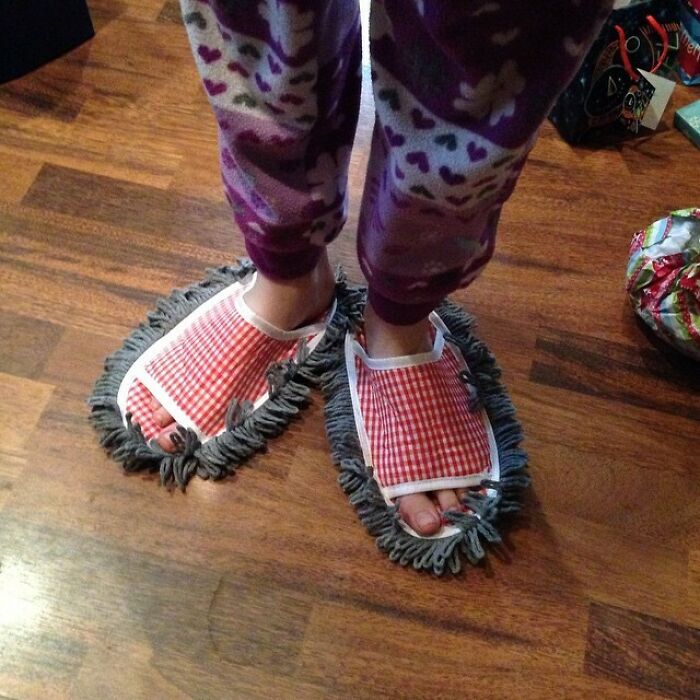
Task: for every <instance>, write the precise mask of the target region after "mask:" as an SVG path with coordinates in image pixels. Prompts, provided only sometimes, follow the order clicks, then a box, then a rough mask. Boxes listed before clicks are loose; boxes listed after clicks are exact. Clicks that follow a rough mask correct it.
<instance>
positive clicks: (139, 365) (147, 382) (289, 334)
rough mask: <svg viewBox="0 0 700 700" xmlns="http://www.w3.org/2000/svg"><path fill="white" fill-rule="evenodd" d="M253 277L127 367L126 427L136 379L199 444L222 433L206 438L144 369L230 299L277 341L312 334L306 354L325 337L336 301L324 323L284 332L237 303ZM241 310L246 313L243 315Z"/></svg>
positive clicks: (122, 392)
mask: <svg viewBox="0 0 700 700" xmlns="http://www.w3.org/2000/svg"><path fill="white" fill-rule="evenodd" d="M256 274H257V273H253V274H252V275H250V276H248V277H246V278H245V279H244V280H239V281H237V282H234V283H233V284H230V285H229V286H228V287H225V288H224V289H222V290H221V291H219V292H217V293H216V294H215V295H214V296H213V297H212V298H211V299H208V300H207V301H205V302H204V303H203V304H201V305H200V306H198V307H197V308H196V309H195V310H194V311H192V312H191V313H189V314H188V315H187V316H185V318H183V319H182V320H181V321H180V322H179V323H178V324H177V325H176V326H175V327H174V328H172V329H171V330H170V331H168V332H167V333H166V334H165V335H164V336H163V337H162V338H159V339H158V340H157V341H156V342H155V343H153V345H151V347H150V348H148V349H147V350H146V351H145V352H143V353H142V354H141V355H140V356H139V357H138V358H137V359H136V360H135V361H134V363H133V364H132V365H131V367H129V369H128V371H127V373H126V374H125V375H124V379H122V383H121V384H120V385H119V391H118V392H117V407H118V408H119V411H120V413H121V415H122V420H123V422H124V426H125V427H126V413H127V408H126V403H127V399H128V396H129V390H130V389H131V386H132V384H133V383H134V381H136V380H138V381H140V382H141V383H142V384H143V385H144V386H145V387H146V388H147V389H148V390H149V391H150V392H151V394H153V396H154V397H155V398H156V399H157V400H158V402H159V403H160V404H161V406H163V408H164V409H165V410H166V411H167V412H168V413H169V414H170V415H171V416H172V417H173V418H174V420H175V422H176V423H177V424H179V425H181V426H182V427H183V428H187V429H188V430H192V431H194V432H195V433H196V435H197V437H198V438H199V439H200V440H201V441H202V444H204V443H206V442H208V441H209V440H211V439H213V438H215V437H217V436H218V435H221V434H222V433H223V432H225V429H224V430H222V431H220V432H219V433H217V434H216V435H205V434H204V433H203V432H202V430H201V429H200V428H199V427H197V426H196V425H195V424H194V422H193V421H192V419H191V418H190V417H189V416H187V414H186V413H185V412H184V411H183V410H182V409H181V408H180V407H179V406H178V405H177V404H176V403H175V401H174V400H173V399H172V398H171V397H170V395H169V394H168V393H167V392H166V391H165V390H164V389H163V388H162V387H161V386H160V385H159V384H158V382H157V381H156V380H155V379H154V378H153V377H151V376H150V375H149V374H148V373H147V372H146V369H145V368H146V365H147V364H148V363H149V362H150V361H151V360H152V359H153V358H154V357H155V356H156V355H157V354H159V353H160V352H161V351H162V350H165V349H166V348H167V347H168V345H170V344H171V343H172V342H174V341H175V340H177V338H178V337H179V336H180V335H182V333H184V332H185V331H186V330H187V329H188V328H189V327H190V326H191V325H192V324H193V323H194V322H195V321H196V320H197V319H198V318H200V317H201V316H203V315H204V314H205V313H206V312H207V311H208V310H209V309H211V308H212V307H214V306H215V305H216V304H218V303H219V302H221V301H223V300H224V299H227V298H228V297H230V296H234V295H238V297H237V298H236V300H235V302H234V303H235V306H236V310H237V311H238V313H240V314H241V316H243V318H244V319H245V320H246V321H248V323H251V325H253V326H255V327H256V328H257V329H258V330H259V331H261V332H262V333H265V334H267V335H270V336H271V337H273V338H275V339H277V340H296V339H297V338H303V337H305V336H309V335H312V334H313V333H315V335H314V337H313V338H312V339H311V340H310V341H309V343H308V350H309V352H313V350H314V349H315V348H316V347H317V346H318V344H319V343H320V342H321V340H322V339H323V336H324V335H325V332H326V324H327V323H328V321H330V319H331V318H332V317H333V315H334V314H335V311H336V308H337V305H338V302H337V300H336V299H333V304H332V306H331V309H330V311H329V312H328V314H327V316H326V320H325V322H324V323H314V324H312V325H309V326H304V327H303V328H299V329H294V330H293V331H283V330H281V329H279V328H276V327H275V326H273V325H272V324H269V323H267V321H265V320H264V319H262V318H260V317H259V316H258V315H257V314H256V313H255V312H254V311H253V310H252V309H250V307H249V306H248V305H247V304H245V302H243V304H242V305H240V306H239V302H241V301H242V296H243V294H244V293H245V292H246V291H247V290H248V289H250V287H251V285H252V284H253V283H254V282H255V275H256ZM242 309H244V310H245V313H244V311H243V310H242ZM251 319H252V320H251ZM268 329H270V330H271V332H268ZM281 335H284V336H285V337H280V336H281ZM269 398H270V395H269V392H265V393H264V394H263V395H262V396H261V397H260V398H259V399H258V400H257V401H256V402H255V403H254V404H253V410H254V411H257V410H258V409H259V408H260V407H261V406H263V405H264V404H265V403H266V402H267V401H268V399H269Z"/></svg>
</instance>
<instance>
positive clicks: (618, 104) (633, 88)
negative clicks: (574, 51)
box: [549, 0, 679, 143]
mask: <svg viewBox="0 0 700 700" xmlns="http://www.w3.org/2000/svg"><path fill="white" fill-rule="evenodd" d="M649 16H650V17H651V21H650V20H649V19H647V18H648V17H649ZM618 28H619V29H618ZM620 30H621V32H620ZM678 31H679V24H678V7H677V5H676V3H675V2H668V0H651V1H649V2H641V3H637V4H633V5H630V6H629V7H624V8H621V9H619V10H614V11H613V12H612V14H611V15H610V17H609V18H608V20H607V21H606V23H605V25H604V26H603V28H602V30H601V32H600V34H599V35H598V38H597V39H596V40H595V42H594V43H593V46H591V49H590V51H589V52H588V54H587V55H586V58H585V59H584V61H583V64H582V65H581V68H580V70H579V72H578V73H577V74H576V77H575V78H574V80H573V81H572V82H571V84H570V85H569V87H567V88H566V90H564V92H563V93H562V94H561V96H560V97H559V99H558V100H557V102H556V104H555V105H554V108H553V109H552V111H551V113H550V115H549V118H550V120H551V122H552V123H553V124H554V126H556V127H557V129H558V130H559V133H560V134H561V135H562V136H563V137H564V139H565V140H566V141H568V142H569V143H581V142H584V141H589V142H590V141H609V140H611V139H620V138H623V137H625V136H629V135H630V131H629V130H628V126H629V122H630V121H631V119H630V116H631V113H633V112H634V111H635V110H637V109H641V108H643V107H644V105H643V104H640V105H638V104H636V102H637V101H639V102H643V101H644V100H645V99H646V97H645V90H646V88H647V87H648V83H646V81H644V80H643V79H641V80H640V79H638V78H637V79H635V78H633V77H632V76H633V75H634V74H635V73H636V75H637V76H639V74H638V73H637V71H638V70H639V69H642V70H645V71H649V72H657V73H658V74H660V75H668V74H670V73H671V72H672V71H673V64H674V61H675V56H676V53H677V49H678ZM664 51H665V52H666V55H665V56H664ZM662 58H663V61H662V62H661V63H662V65H660V66H659V67H658V69H657V70H656V71H654V69H655V67H656V66H657V65H658V64H659V62H660V59H662ZM639 78H641V76H639ZM652 92H653V90H652ZM625 116H626V117H627V118H625Z"/></svg>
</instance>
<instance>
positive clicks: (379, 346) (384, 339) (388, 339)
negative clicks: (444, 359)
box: [364, 304, 433, 358]
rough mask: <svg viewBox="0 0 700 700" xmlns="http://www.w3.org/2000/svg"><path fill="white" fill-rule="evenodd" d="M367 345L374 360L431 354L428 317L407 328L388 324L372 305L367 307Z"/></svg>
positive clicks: (368, 351)
mask: <svg viewBox="0 0 700 700" xmlns="http://www.w3.org/2000/svg"><path fill="white" fill-rule="evenodd" d="M364 320H365V343H366V346H367V348H366V349H367V353H368V354H369V356H370V357H373V358H382V357H401V356H404V355H417V354H419V353H423V352H429V351H430V350H431V349H432V345H433V344H432V339H431V335H430V322H429V320H428V317H427V316H426V317H425V318H423V319H421V320H420V321H418V322H417V323H413V324H411V325H407V326H397V325H394V324H392V323H388V322H387V321H385V320H384V319H382V318H381V317H380V316H378V315H377V312H376V311H375V310H374V308H373V307H372V305H371V304H367V306H366V307H365V318H364Z"/></svg>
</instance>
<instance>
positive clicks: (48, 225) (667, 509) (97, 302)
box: [0, 0, 700, 700]
mask: <svg viewBox="0 0 700 700" xmlns="http://www.w3.org/2000/svg"><path fill="white" fill-rule="evenodd" d="M90 7H91V11H92V15H93V19H94V22H95V27H96V29H97V35H96V37H95V39H94V40H93V41H92V42H90V43H89V44H88V45H86V46H84V47H82V48H81V49H79V50H78V51H76V52H73V53H72V54H69V55H67V56H65V57H63V58H61V59H60V60H58V61H56V62H54V63H53V64H51V65H50V66H47V67H45V68H43V69H42V70H41V71H39V72H37V73H35V74H34V75H33V76H30V77H28V78H26V79H23V80H22V81H18V82H15V83H13V84H11V85H8V86H3V87H2V88H0V173H1V174H0V433H2V437H1V439H0V698H2V697H7V698H12V699H13V700H29V699H34V698H37V699H39V698H41V699H42V700H43V699H46V698H50V699H52V698H55V699H60V700H63V699H64V698H66V699H68V698H70V699H83V698H84V699H86V700H92V699H93V698H99V697H109V698H111V697H119V698H129V699H131V698H143V699H144V700H153V699H156V700H158V699H160V698H163V699H164V700H185V699H187V698H197V699H200V698H207V699H208V698H216V699H219V698H221V699H222V700H223V699H227V700H228V699H230V698H235V699H236V700H238V699H239V698H240V699H244V700H245V699H248V698H265V699H267V698H284V699H285V700H286V699H287V698H290V699H292V700H298V699H301V700H304V699H306V698H312V699H321V698H323V699H328V698H342V699H346V698H358V699H359V698H367V699H368V700H369V699H374V698H377V697H385V698H407V699H409V698H410V699H411V700H415V699H416V698H427V697H430V698H448V697H449V698H455V697H457V698H461V697H472V696H474V697H480V698H494V699H499V700H500V699H502V698H510V697H517V698H524V699H530V698H531V699H533V700H534V699H536V700H541V699H542V698H596V699H598V698H606V699H607V698H613V699H618V698H619V699H623V698H625V699H628V698H629V699H637V698H664V697H682V698H688V697H697V693H696V695H695V696H693V692H694V690H696V688H693V685H692V683H693V682H694V678H695V677H694V676H693V673H696V670H695V667H694V666H693V663H694V662H696V661H697V634H698V631H697V630H698V627H700V478H699V474H698V472H699V470H700V458H699V456H698V417H699V415H698V388H699V387H698V373H697V371H694V369H695V368H694V367H693V366H692V365H691V364H689V363H688V362H686V361H683V360H682V359H680V358H678V357H676V356H674V355H672V354H669V353H668V352H666V351H665V350H663V349H661V348H659V347H658V346H657V345H656V344H654V343H653V342H651V340H650V339H649V337H648V336H647V335H646V334H645V333H644V332H643V331H642V330H641V329H640V327H639V325H638V324H637V322H636V321H635V319H634V315H633V313H632V311H631V309H630V307H629V305H628V303H627V301H626V299H625V295H624V291H623V278H624V270H625V265H626V260H627V251H628V245H629V241H630V239H631V236H632V234H633V232H634V231H635V230H637V229H639V228H641V227H643V226H645V225H646V224H648V223H649V222H650V221H653V220H654V219H655V218H658V217H659V216H662V215H663V214H664V213H665V212H666V211H667V210H669V209H673V208H678V207H681V206H688V205H691V204H698V202H697V199H696V198H697V196H698V190H697V179H696V174H697V172H698V166H700V154H699V153H698V152H697V151H696V150H695V149H693V148H692V146H691V145H690V143H689V142H688V141H687V140H686V139H685V138H684V137H683V136H682V135H680V134H679V133H678V132H676V131H674V130H673V129H672V128H670V122H671V118H672V112H669V113H668V114H667V116H666V117H665V118H664V121H665V124H664V128H663V129H662V130H661V131H660V132H659V133H657V134H655V135H654V136H653V138H643V139H640V140H637V141H634V142H629V143H626V144H624V145H621V146H619V147H617V148H608V149H605V150H599V151H593V150H587V149H573V148H571V147H570V146H568V145H567V144H565V143H563V142H562V141H561V140H560V139H559V137H558V136H557V135H556V134H555V133H554V131H553V129H552V128H551V127H550V126H549V125H547V124H545V125H544V126H543V129H542V135H541V138H540V140H539V142H538V144H537V146H536V148H535V150H534V152H533V154H532V158H531V159H530V161H529V163H528V165H527V167H526V169H525V172H524V174H523V177H522V180H521V183H520V185H519V187H518V189H517V191H516V193H515V195H514V197H513V198H512V200H511V201H510V202H509V204H508V206H507V207H506V209H505V211H504V214H503V218H502V226H501V231H500V241H499V248H498V251H497V254H496V256H495V257H494V260H493V262H492V264H491V265H490V266H489V267H488V268H487V270H486V271H485V273H484V274H483V276H482V277H481V278H480V279H479V281H478V282H477V283H475V284H474V285H473V286H472V287H471V288H470V289H469V290H467V291H464V292H460V293H459V294H457V295H455V298H456V300H457V301H459V302H460V303H462V304H464V305H465V306H466V307H467V308H468V309H469V310H470V311H472V312H473V313H474V314H475V315H476V316H477V318H478V319H479V332H480V334H481V335H482V337H483V338H484V339H486V340H487V342H488V343H489V345H490V346H491V347H492V349H493V350H494V351H495V352H496V354H497V356H498V359H499V361H500V363H501V365H502V366H503V369H504V379H505V381H506V383H507V384H508V386H509V388H510V390H511V392H512V395H513V398H514V400H515V402H516V405H517V407H518V409H519V416H520V419H521V420H522V422H523V424H524V427H525V431H526V435H527V447H528V450H529V452H530V455H531V463H532V470H533V476H534V487H533V489H532V491H531V492H530V493H529V495H528V500H527V511H526V514H525V516H524V517H523V518H521V519H520V520H518V521H517V522H516V523H514V525H513V527H512V528H511V529H510V530H509V532H508V533H507V537H506V547H505V549H504V550H503V552H502V553H501V555H500V557H493V558H492V559H491V560H490V561H489V562H488V564H487V565H485V566H482V567H479V568H478V569H474V570H471V571H469V572H467V574H466V575H464V576H461V577H459V578H457V579H445V580H436V579H433V578H430V577H428V576H421V575H419V574H417V573H415V572H413V571H405V570H402V569H400V568H398V567H396V566H395V565H393V564H391V563H390V562H389V561H388V560H387V559H386V558H385V557H384V555H382V554H381V553H379V552H378V551H377V549H376V547H375V545H374V543H373V542H372V540H371V538H369V537H368V536H367V535H366V533H365V532H364V531H363V529H362V528H361V526H360V525H359V523H358V521H357V519H356V517H355V515H354V513H353V511H352V509H351V508H350V507H349V505H348V504H347V501H346V499H345V497H344V495H343V494H342V492H341V491H340V489H339V487H338V485H337V483H336V473H335V471H334V469H333V467H332V465H331V463H330V458H329V454H328V448H327V445H326V442H325V439H324V435H323V415H322V401H321V399H320V397H319V396H315V397H314V400H313V403H312V405H311V406H310V408H309V410H308V411H307V412H305V413H304V415H303V416H302V417H301V418H300V419H299V420H297V421H295V422H294V423H293V424H292V425H291V426H290V429H289V431H288V432H287V433H285V435H283V436H282V437H281V438H279V439H278V440H275V441H274V443H273V444H272V446H271V449H270V451H269V452H268V453H267V454H265V455H259V456H257V457H255V458H254V459H253V460H252V461H251V463H250V465H249V467H248V468H245V469H242V470H241V471H240V472H239V473H238V474H237V475H236V476H235V477H234V478H231V479H228V480H225V481H222V482H218V483H209V482H202V481H197V482H195V483H193V484H192V486H191V487H190V488H189V489H188V491H187V493H186V494H182V493H180V492H170V491H167V490H165V489H162V488H160V487H159V486H158V483H157V479H156V478H155V477H153V476H151V475H142V474H139V475H130V476H126V475H124V474H123V473H122V472H121V471H120V470H119V469H118V468H117V467H116V466H115V465H114V464H113V463H112V462H111V461H110V460H109V459H107V457H106V456H105V455H104V453H103V451H102V450H101V449H100V447H99V446H98V445H97V441H96V438H95V435H94V433H93V431H92V429H91V427H90V426H89V424H88V421H87V409H86V406H85V399H86V397H87V395H88V394H89V392H90V388H91V385H92V382H93V381H94V379H95V378H96V377H97V376H98V374H99V372H100V368H101V364H102V361H103V358H104V357H105V355H107V354H108V353H109V352H111V351H112V350H113V349H114V348H115V347H117V346H118V345H119V343H120V342H121V339H122V338H123V337H124V336H125V335H126V334H127V333H128V332H129V330H130V329H131V328H133V327H134V326H135V325H136V324H137V323H138V322H139V321H140V320H141V319H142V318H143V316H144V314H145V313H146V311H147V310H148V309H149V308H151V307H152V306H153V304H154V302H155V300H156V299H157V298H158V296H161V295H163V294H165V293H167V292H169V291H170V290H171V289H172V288H173V287H177V286H182V285H184V284H186V283H188V282H190V281H193V280H196V279H200V278H201V277H202V276H203V273H204V270H205V268H207V267H209V266H212V265H219V264H222V263H225V262H230V261H231V260H233V259H234V258H235V257H236V256H238V255H241V254H242V253H243V245H242V243H241V240H240V237H239V236H238V235H237V232H236V231H235V227H234V225H233V222H232V218H231V214H230V212H229V209H228V207H227V205H226V203H225V200H224V197H223V193H222V190H221V185H220V177H219V172H218V165H217V160H218V158H217V144H216V129H215V123H214V119H213V117H212V115H211V113H210V110H209V108H208V105H207V101H206V98H205V96H204V94H203V92H202V90H201V88H200V86H199V81H198V78H197V75H196V71H195V68H194V64H193V61H192V56H191V51H190V48H189V46H188V44H187V40H186V36H185V32H184V29H183V27H182V26H181V23H180V21H179V18H178V15H177V3H176V2H171V1H170V0H168V1H167V2H165V1H164V0H139V1H138V2H137V1H136V0H119V1H117V2H115V1H114V0H91V1H90ZM693 98H694V93H693V92H692V91H691V90H689V89H686V88H679V89H678V90H677V91H676V93H675V95H674V97H673V105H672V107H679V106H681V105H682V104H685V103H687V102H690V101H691V100H692V99H693ZM372 119H373V115H372V104H371V95H370V88H369V81H368V80H367V81H366V82H365V85H364V91H363V107H362V116H361V119H360V124H359V127H358V134H357V139H356V149H355V151H354V152H353V155H352V160H351V168H350V217H349V220H348V225H347V230H346V232H345V234H344V235H342V236H341V237H340V238H339V239H338V240H337V241H336V242H335V243H334V244H333V245H332V246H331V253H332V256H333V258H334V260H335V261H338V262H341V263H342V264H343V265H344V267H345V268H346V270H347V271H348V273H349V275H350V277H351V279H354V280H357V281H359V280H360V279H361V278H360V272H359V268H358V265H357V261H356V259H355V240H354V230H355V228H356V225H357V212H358V205H359V200H360V197H361V193H362V185H363V183H364V171H365V165H366V161H367V155H368V148H369V143H370V137H371V131H372ZM694 654H695V657H694V656H693V655H694ZM640 660H644V663H643V664H642V665H641V666H640V665H639V662H640ZM689 682H690V683H691V685H688V683H689Z"/></svg>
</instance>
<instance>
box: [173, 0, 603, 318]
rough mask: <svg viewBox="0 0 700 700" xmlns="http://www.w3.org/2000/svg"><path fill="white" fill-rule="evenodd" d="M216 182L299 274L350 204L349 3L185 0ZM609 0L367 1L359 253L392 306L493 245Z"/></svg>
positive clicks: (428, 303) (420, 294)
mask: <svg viewBox="0 0 700 700" xmlns="http://www.w3.org/2000/svg"><path fill="white" fill-rule="evenodd" d="M181 4H182V9H183V16H184V20H185V24H186V26H187V31H188V34H189V38H190V41H191V43H192V49H193V52H194V55H195V59H196V62H197V67H198V69H199V71H200V73H201V76H202V79H203V81H204V87H205V89H206V91H207V94H208V96H209V100H210V102H211V105H212V107H213V109H214V112H215V115H216V119H217V122H218V125H219V132H220V146H221V169H222V176H223V181H224V187H225V190H226V194H227V197H228V199H229V201H230V203H231V206H232V208H233V212H234V216H235V219H236V222H237V223H238V225H239V227H240V229H241V231H242V232H243V235H244V237H245V243H246V248H247V250H248V254H249V255H250V257H251V258H252V260H253V262H254V263H255V264H256V266H257V267H258V269H260V270H261V272H262V273H263V274H265V275H267V276H269V277H272V278H276V279H282V278H293V277H297V276H300V275H303V274H304V273H306V272H308V271H310V270H311V269H312V268H313V267H314V266H315V264H316V262H317V261H318V258H319V256H320V255H321V252H322V250H323V248H324V247H325V246H326V245H327V244H328V243H329V242H330V241H332V240H333V239H334V238H335V237H336V236H337V235H338V234H339V232H340V230H341V228H342V226H343V224H344V222H345V219H346V214H347V169H348V162H349V158H350V149H351V146H352V141H353V137H354V133H355V126H356V123H357V115H358V108H359V101H360V82H361V39H360V15H359V8H358V4H357V2H356V0H181ZM611 4H612V0H527V1H526V0H374V1H373V4H372V10H371V19H370V37H371V60H372V82H373V91H374V99H375V105H376V123H375V128H374V134H373V139H372V150H371V154H370V161H369V167H368V172H367V178H366V182H365V190H364V194H363V198H362V210H361V214H360V224H359V230H358V237H357V240H358V254H359V259H360V264H361V266H362V270H363V272H364V274H365V276H366V277H367V280H368V283H369V293H370V300H371V302H372V305H373V307H374V308H375V310H376V311H377V313H378V314H379V315H380V316H381V317H382V318H384V319H385V320H386V321H389V322H391V323H396V324H408V323H413V322H416V321H418V320H420V319H421V318H422V317H424V316H425V315H426V314H427V313H428V312H429V311H431V310H432V309H433V308H434V307H435V306H436V305H437V304H438V303H439V302H440V301H441V300H442V298H443V297H444V296H445V295H446V294H448V293H450V292H452V291H454V290H455V289H457V288H459V287H464V286H466V285H468V284H469V283H470V282H471V281H472V280H473V279H474V278H475V277H476V276H477V275H478V274H479V272H480V271H481V270H482V269H483V267H484V266H485V265H486V263H487V262H488V260H489V258H490V257H491V255H492V253H493V249H494V244H495V235H496V227H497V223H498V218H499V215H500V211H501V207H502V205H503V203H504V202H505V201H506V199H508V197H509V196H510V194H511V193H512V191H513V188H514V187H515V183H516V182H517V179H518V176H519V174H520V171H521V170H522V167H523V164H524V162H525V160H526V158H527V154H528V152H529V151H530V149H531V147H532V145H533V143H534V140H535V137H536V133H537V129H538V127H539V126H540V124H541V122H542V120H543V119H544V118H545V116H546V115H547V113H548V111H549V109H550V107H551V106H552V104H553V102H554V100H555V99H556V97H557V95H558V94H559V92H560V91H561V90H562V89H564V87H565V86H566V85H567V84H568V82H569V81H570V80H571V78H572V76H573V75H574V73H575V71H576V69H577V67H578V65H579V63H580V61H581V60H582V58H583V55H584V54H585V51H586V48H587V46H588V44H589V43H590V42H591V41H592V40H593V38H594V36H595V34H596V32H597V30H598V29H599V27H600V25H601V23H602V22H603V20H604V19H605V17H606V16H607V14H608V12H609V10H610V6H611Z"/></svg>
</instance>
